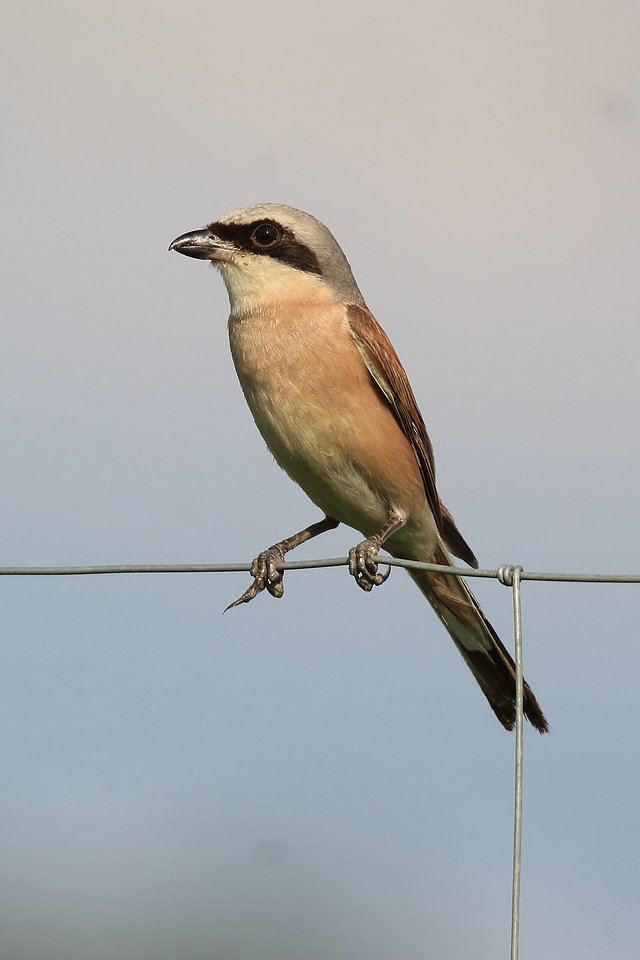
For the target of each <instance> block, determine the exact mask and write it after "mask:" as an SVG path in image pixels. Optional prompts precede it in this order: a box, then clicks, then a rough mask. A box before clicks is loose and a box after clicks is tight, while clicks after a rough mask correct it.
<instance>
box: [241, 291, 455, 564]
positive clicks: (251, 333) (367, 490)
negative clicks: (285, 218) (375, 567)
mask: <svg viewBox="0 0 640 960" xmlns="http://www.w3.org/2000/svg"><path fill="white" fill-rule="evenodd" d="M338 309H339V308H335V307H333V305H332V306H331V308H330V310H331V311H334V313H333V314H332V313H328V315H327V311H326V308H324V309H323V308H322V307H314V310H315V311H316V313H317V316H316V317H315V320H316V322H312V323H309V322H308V321H309V314H308V311H306V310H305V324H304V329H302V328H301V325H300V324H299V323H298V324H296V322H295V319H296V318H295V317H293V319H292V318H291V317H288V318H283V317H281V316H268V315H267V316H264V315H261V316H256V317H250V318H247V319H244V320H242V321H240V322H235V321H233V320H231V321H230V325H229V335H230V343H231V351H232V355H233V359H234V362H235V365H236V370H237V373H238V378H239V380H240V383H241V385H242V389H243V391H244V394H245V397H246V400H247V403H248V404H249V408H250V409H251V412H252V414H253V417H254V420H255V422H256V425H257V427H258V429H259V430H260V433H261V434H262V436H263V438H264V440H265V441H266V443H267V446H268V447H269V449H270V450H271V452H272V454H273V456H274V458H275V460H276V461H277V463H278V464H279V465H280V466H281V467H282V468H283V470H285V471H286V473H287V474H288V475H289V476H290V477H291V479H292V480H294V481H295V482H296V483H297V484H299V486H300V487H301V488H302V489H303V490H304V491H305V493H306V494H307V496H308V497H309V499H310V500H312V501H313V502H314V503H315V504H317V506H318V507H319V508H320V509H321V510H322V511H323V512H324V513H326V514H327V515H328V516H331V517H334V519H336V520H339V521H340V522H341V523H346V524H347V525H349V526H351V527H354V528H355V529H357V530H360V531H361V532H362V533H363V534H364V535H365V536H370V535H371V534H373V533H376V532H377V531H378V530H379V529H380V528H381V527H382V525H383V524H384V523H385V522H386V520H387V519H388V518H389V515H390V513H392V512H395V513H398V514H400V515H401V516H402V517H404V518H405V519H406V520H407V525H406V527H405V528H404V529H403V531H401V532H400V533H399V534H396V535H395V537H394V538H393V539H392V540H390V541H389V547H390V548H391V549H392V550H393V551H394V552H395V549H397V550H398V552H401V553H404V554H407V555H408V554H413V553H414V552H415V548H417V547H418V544H419V550H418V552H419V553H420V554H423V552H424V549H425V548H426V547H427V544H429V543H434V542H435V540H436V538H437V533H436V530H435V524H434V522H433V517H432V515H431V511H430V510H429V508H428V506H427V503H426V497H425V494H424V487H423V484H422V478H421V476H420V472H419V468H418V464H417V461H416V459H415V455H414V453H413V450H412V448H411V445H410V444H409V442H408V440H407V439H406V437H405V436H404V434H403V433H402V431H401V429H400V427H399V426H398V425H397V423H396V421H395V418H394V417H393V414H392V413H391V411H390V410H389V408H388V406H387V405H386V402H385V401H384V400H383V398H382V397H381V395H380V394H379V393H378V391H377V389H376V388H375V387H374V385H373V383H372V381H371V378H370V375H369V372H368V370H367V368H366V366H365V364H364V362H363V360H362V358H361V357H360V354H359V353H358V350H357V347H356V346H355V344H354V343H353V340H352V338H351V335H350V333H349V330H348V327H347V326H346V321H344V319H343V317H342V314H341V313H340V312H337V311H338ZM394 548H395V549H394Z"/></svg>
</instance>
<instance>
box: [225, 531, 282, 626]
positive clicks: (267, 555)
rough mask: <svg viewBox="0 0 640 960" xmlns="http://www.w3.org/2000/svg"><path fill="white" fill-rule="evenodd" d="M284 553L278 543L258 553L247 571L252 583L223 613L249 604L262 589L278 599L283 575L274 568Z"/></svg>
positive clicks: (280, 594)
mask: <svg viewBox="0 0 640 960" xmlns="http://www.w3.org/2000/svg"><path fill="white" fill-rule="evenodd" d="M285 553H286V551H285V549H284V547H283V546H282V544H280V543H275V544H274V545H273V546H272V547H269V549H268V550H264V551H263V552H262V553H259V554H258V556H257V557H256V558H255V560H254V561H253V563H252V564H251V569H250V571H249V572H250V573H251V576H252V577H253V583H252V584H251V586H250V587H248V588H247V589H246V590H245V592H244V593H243V594H242V596H241V597H238V599H237V600H234V601H233V603H230V604H229V606H228V607H227V608H226V609H225V611H224V612H225V613H226V612H227V610H231V608H232V607H239V606H240V604H241V603H249V601H250V600H253V598H254V597H257V596H258V594H259V593H262V591H263V590H264V589H266V590H268V592H269V593H270V594H271V596H272V597H276V598H277V599H279V598H280V597H281V596H282V595H283V593H284V582H283V579H282V577H283V574H282V573H281V572H280V571H279V570H278V569H276V568H277V565H278V564H279V563H282V561H283V560H284V555H285Z"/></svg>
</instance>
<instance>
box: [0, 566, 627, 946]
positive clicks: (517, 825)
mask: <svg viewBox="0 0 640 960" xmlns="http://www.w3.org/2000/svg"><path fill="white" fill-rule="evenodd" d="M377 560H378V561H379V562H380V563H384V564H387V565H388V566H391V567H405V569H407V570H426V571H427V572H430V573H440V574H444V575H445V576H449V577H479V578H483V579H487V580H499V581H500V583H502V584H504V586H506V587H511V588H512V594H513V627H514V641H515V658H514V659H515V666H516V670H515V676H516V745H515V776H514V788H515V791H514V792H515V796H514V818H513V878H512V885H511V950H510V958H511V960H518V956H519V950H520V878H521V871H522V797H523V760H524V680H523V666H522V615H521V596H520V583H521V581H522V580H537V581H547V582H557V583H640V574H637V573H632V574H627V573H536V572H531V571H527V570H523V568H522V567H521V566H518V565H513V564H509V563H503V564H501V565H500V566H499V567H498V568H497V569H496V570H473V569H471V568H469V567H451V566H443V565H441V564H437V563H421V562H420V561H418V560H399V559H396V558H395V557H387V556H384V555H383V554H378V556H377ZM348 563H349V558H348V557H329V558H327V559H322V560H293V561H289V562H283V563H279V564H277V569H278V570H280V571H284V570H316V569H320V568H322V567H344V566H347V565H348ZM250 570H251V564H250V563H123V564H106V565H95V566H84V567H0V577H74V576H94V575H99V574H115V573H249V572H250Z"/></svg>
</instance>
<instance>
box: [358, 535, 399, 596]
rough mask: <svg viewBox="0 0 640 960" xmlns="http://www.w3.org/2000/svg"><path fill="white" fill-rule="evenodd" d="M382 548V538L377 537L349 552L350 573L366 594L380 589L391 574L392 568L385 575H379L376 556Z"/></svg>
mask: <svg viewBox="0 0 640 960" xmlns="http://www.w3.org/2000/svg"><path fill="white" fill-rule="evenodd" d="M381 546H382V544H381V542H380V537H379V536H375V537H368V538H367V539H366V540H363V541H362V543H359V544H358V546H357V547H351V549H350V550H349V573H350V574H351V576H352V577H353V578H354V579H355V581H356V583H357V584H358V586H359V587H360V589H361V590H364V591H365V593H369V591H371V590H373V588H374V587H379V586H380V584H382V583H384V582H385V580H387V579H388V577H389V574H390V573H391V567H389V568H388V569H387V572H386V573H384V574H383V573H378V562H377V560H376V556H377V554H378V550H379V549H380V547H381Z"/></svg>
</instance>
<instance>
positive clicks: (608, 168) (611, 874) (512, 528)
mask: <svg viewBox="0 0 640 960" xmlns="http://www.w3.org/2000/svg"><path fill="white" fill-rule="evenodd" d="M0 18H1V21H0V72H1V73H2V80H3V95H2V97H1V98H0V115H1V117H2V127H3V130H2V137H1V140H0V142H1V144H2V146H1V154H0V157H1V160H0V162H1V164H2V178H1V183H2V192H3V211H4V229H3V231H2V237H1V240H0V242H1V243H2V257H1V260H0V264H1V269H2V290H3V310H2V339H1V343H2V347H1V349H0V365H1V368H2V370H1V377H0V391H1V394H2V420H1V430H2V450H3V455H2V458H1V461H0V471H1V486H0V490H1V491H2V496H1V498H0V524H1V536H0V563H1V564H6V565H9V564H63V563H64V564H66V563H69V564H76V563H77V564H80V563H92V562H96V563H98V562H104V563H117V562H121V563H126V562H149V563H161V562H171V561H175V562H206V561H210V562H222V561H231V560H250V559H251V558H252V557H253V556H254V555H255V554H256V553H257V552H258V551H259V550H260V549H263V548H264V547H266V546H267V545H268V544H270V543H272V542H273V541H274V540H276V539H279V538H281V537H283V536H286V535H289V534H291V533H293V532H294V531H295V530H298V529H299V528H300V527H302V526H305V525H306V524H307V523H309V522H311V521H312V520H315V519H317V518H318V517H319V514H318V511H317V509H316V508H315V507H313V506H312V505H311V504H309V502H308V501H307V500H306V498H305V497H304V495H303V494H302V493H301V492H300V491H299V490H298V489H297V488H296V487H294V486H293V485H292V483H291V482H290V481H289V480H288V479H287V478H286V476H285V475H284V474H283V473H281V472H280V471H279V469H278V468H277V467H276V466H275V464H274V463H273V461H272V460H271V458H270V455H269V454H268V452H267V451H266V449H265V447H264V444H263V442H262V440H261V439H260V436H259V435H258V433H257V431H256V429H255V427H254V425H253V423H252V421H251V417H250V415H249V413H248V410H247V409H246V406H245V403H244V400H243V398H242V395H241V391H240V388H239V386H238V384H237V382H236V379H235V374H234V371H233V368H232V363H231V359H230V356H229V353H228V346H227V339H226V330H225V323H226V315H227V300H226V294H225V291H224V288H223V285H222V282H221V280H220V278H219V277H218V276H217V275H216V274H215V272H214V271H213V270H211V269H208V268H207V266H206V265H205V264H202V263H200V262H197V261H189V260H187V259H185V258H183V257H179V256H177V255H176V254H175V253H171V254H169V253H168V252H167V246H168V244H169V243H170V241H171V240H172V239H173V238H174V237H175V236H177V235H178V234H181V233H184V232H186V231H188V230H193V229H197V228H199V227H201V226H203V225H204V224H205V223H206V222H207V221H209V220H211V219H214V218H216V217H218V216H220V215H222V214H224V213H226V212H227V211H228V210H230V209H232V208H233V207H236V206H245V205H247V204H250V203H256V202H260V201H276V202H282V203H288V204H291V205H294V206H299V207H302V208H304V209H306V210H308V211H309V212H311V213H313V214H314V215H315V216H317V217H319V218H320V219H321V220H323V221H324V222H325V223H327V225H328V226H329V227H330V229H331V230H332V231H333V232H334V234H335V235H336V237H337V239H338V241H339V242H340V243H341V244H342V246H343V247H344V249H345V251H346V253H347V256H348V257H349V259H350V261H351V264H352V266H353V269H354V273H355V275H356V277H357V279H358V282H359V285H360V287H361V289H362V291H363V293H364V295H365V297H366V299H367V302H368V304H369V306H370V307H371V309H372V310H373V311H374V313H375V314H376V315H377V317H378V319H379V320H380V321H381V323H382V324H383V326H384V327H385V329H386V330H387V332H388V333H389V335H390V336H391V338H392V340H393V342H394V344H395V346H396V348H397V350H398V352H399V354H400V356H401V358H402V360H403V362H404V364H405V366H406V368H407V370H408V372H409V375H410V377H411V380H412V383H413V386H414V390H415V392H416V394H417V397H418V400H419V402H420V404H421V407H422V410H423V413H424V416H425V419H426V422H427V425H428V427H429V430H430V434H431V437H432V440H433V442H434V446H435V451H436V460H437V465H438V477H439V488H440V492H441V495H442V497H443V500H444V501H445V503H446V504H447V505H448V506H449V507H450V509H451V510H452V512H453V513H454V515H455V517H456V519H457V521H458V524H459V526H460V527H461V529H462V531H463V533H464V535H465V537H466V538H467V539H468V540H469V542H470V544H471V545H472V547H473V549H474V550H475V552H476V554H477V555H478V557H479V559H480V562H481V565H482V566H486V567H495V566H497V565H498V564H499V563H503V562H512V563H521V564H522V565H523V566H524V567H525V568H529V569H546V570H554V569H556V570H557V569H562V570H582V571H586V570H597V571H614V570H615V571H624V572H634V571H635V572H637V571H638V570H639V569H640V548H639V543H640V515H639V510H638V479H637V478H638V474H639V472H640V457H639V454H638V439H637V437H638V426H637V425H638V416H639V413H640V410H639V407H640V404H639V399H640V387H639V380H640V377H639V370H640V362H639V348H640V332H639V330H640V322H639V321H640V316H639V309H638V302H639V293H640V282H639V271H638V254H639V252H640V243H639V240H640V237H639V233H640V229H639V226H638V225H639V223H640V219H639V214H640V209H639V208H640V202H639V201H640V188H639V185H640V176H639V171H640V17H639V14H638V6H637V3H635V2H634V3H632V2H622V0H620V2H617V0H606V2H605V0H582V2H580V3H577V2H571V0H555V2H553V3H551V2H541V0H538V2H534V3H531V4H528V5H524V6H523V5H517V4H516V5H514V4H513V3H507V2H506V0H500V2H498V0H485V2H477V0H476V2H472V0H466V2H464V0H463V2H455V0H454V2H453V3H452V2H450V0H449V2H446V3H445V2H444V0H437V2H432V3H425V2H424V0H423V2H420V3H418V2H415V3H412V2H408V0H399V2H396V3H394V4H391V5H389V4H382V3H379V2H369V3H367V4H365V3H355V2H350V0H341V2H339V3H338V2H334V0H329V2H325V3H324V4H321V5H317V4H314V5H305V4H300V3H294V2H293V0H272V2H270V3H258V2H256V0H248V2H244V3H233V4H231V3H227V4H224V3H220V2H217V0H209V2H206V3H204V2H199V0H198V2H197V0H182V2H180V3H175V2H172V3H168V2H164V0H156V2H153V3H152V2H148V0H147V2H141V0H127V2H126V3H125V2H119V0H110V2H108V3H107V2H66V0H56V2H38V0H34V2H27V3H25V2H21V3H18V2H10V0H5V2H4V3H3V4H2V8H1V11H0ZM357 539H358V536H357V534H354V533H353V532H352V531H349V530H343V529H342V528H341V529H339V530H338V531H336V532H335V533H331V534H327V535H326V536H325V537H324V538H323V539H322V540H320V541H316V542H314V543H313V544H312V545H310V546H309V547H308V548H306V551H305V550H301V551H300V556H304V555H306V556H335V555H339V554H341V553H344V552H346V550H347V548H348V547H349V546H350V545H352V544H353V543H354V542H356V540H357ZM247 583H248V580H247V578H246V577H245V576H243V575H239V574H233V575H231V574H230V575H224V576H223V575H217V576H213V575H211V576H200V575H198V576H195V575H194V576H167V577H155V578H154V577H148V576H141V577H113V578H103V579H89V578H75V579H74V578H69V579H64V580H63V579H46V580H45V579H24V580H8V579H5V580H3V582H2V583H0V593H1V596H2V600H1V603H0V618H1V621H2V636H3V641H2V671H1V675H2V680H3V688H4V689H3V695H2V704H3V706H2V730H3V731H4V732H3V738H2V753H3V756H2V759H1V761H0V763H1V768H2V770H3V777H2V779H3V789H2V791H1V795H2V800H1V801H0V803H1V806H2V817H1V820H2V823H3V828H2V831H3V832H2V834H1V838H2V839H1V841H0V843H1V848H0V862H1V864H2V866H1V867H0V875H1V878H2V881H1V882H2V889H1V894H0V912H1V913H2V914H3V917H2V923H1V924H0V926H1V928H2V931H3V933H2V934H1V938H3V939H4V943H3V944H2V949H1V950H0V952H1V953H2V957H3V960H5V958H6V960H88V958H91V960H112V958H113V960H175V958H177V957H180V958H185V960H203V958H215V960H254V958H255V960H258V958H259V960H390V958H396V957H397V958H402V960H425V958H427V960H431V958H433V960H462V958H468V957H470V956H473V957H474V960H496V958H498V957H506V956H508V938H509V912H510V900H509V898H510V874H511V860H510V858H511V830H512V826H511V817H512V813H511V808H512V754H513V738H512V737H511V736H509V735H508V734H506V733H505V732H504V731H503V730H502V729H501V727H500V726H499V724H498V722H497V721H496V720H495V718H494V716H493V714H492V713H491V711H490V709H489V708H488V706H487V704H486V702H485V700H484V698H483V696H482V694H481V693H480V692H479V690H478V689H477V687H476V686H475V684H474V682H473V679H472V677H471V675H470V674H469V672H468V670H467V669H466V667H465V666H464V664H463V662H462V660H461V658H460V657H459V655H458V654H457V652H456V651H455V649H454V647H453V644H452V643H451V641H450V640H449V638H448V637H447V635H446V633H445V632H444V631H443V629H442V628H441V626H440V625H439V623H438V622H437V620H436V618H435V616H434V615H433V614H432V612H431V611H430V609H429V608H428V606H427V605H426V603H425V602H424V600H423V599H422V598H421V596H420V594H419V593H418V591H417V590H416V589H415V587H414V586H413V585H412V584H411V582H410V581H409V579H408V578H407V577H406V576H405V575H404V574H403V573H402V572H401V571H394V573H393V575H392V577H391V579H390V581H389V583H387V584H386V586H385V587H384V588H383V589H380V590H377V591H375V592H374V593H373V594H371V595H365V594H364V593H362V592H361V591H359V590H357V588H356V587H355V586H354V584H353V583H352V582H351V581H350V580H349V577H348V576H347V574H346V572H345V571H344V570H334V571H322V572H320V571H317V572H313V573H293V572H292V573H289V574H288V575H287V578H286V586H287V589H286V594H285V598H284V599H283V600H282V601H280V602H278V603H276V602H275V601H274V600H273V599H272V598H270V597H267V596H262V597H259V598H258V599H257V600H256V601H254V602H253V603H252V604H250V605H249V606H247V607H243V608H242V609H239V610H235V611H232V612H230V613H229V614H227V615H226V616H225V617H224V618H222V617H221V611H222V609H223V608H224V607H225V606H226V604H227V603H229V602H230V601H231V600H232V599H234V598H235V597H236V596H237V595H238V594H239V593H240V592H241V591H242V590H243V589H244V587H245V586H246V585H247ZM474 589H475V586H474ZM477 592H478V593H479V595H480V596H481V599H482V602H483V605H484V606H485V608H486V610H487V613H488V614H489V615H490V617H491V619H492V621H493V622H494V623H495V625H496V627H497V628H498V629H499V630H500V632H501V633H502V634H503V635H504V637H505V640H507V642H508V643H511V636H510V629H511V608H510V603H511V598H510V593H509V592H508V591H507V590H505V589H504V588H503V587H501V586H500V585H499V584H497V583H494V582H488V583H483V584H480V585H478V586H477ZM523 604H524V611H523V612H524V628H525V662H526V673H527V676H528V678H529V681H530V683H531V685H532V686H533V688H534V690H535V692H536V694H537V696H538V698H539V700H540V702H541V704H542V706H543V708H544V709H545V712H546V713H547V716H548V718H549V721H550V724H551V728H552V732H551V734H550V735H549V736H548V737H544V738H541V737H539V736H537V735H535V734H528V737H527V744H526V749H527V754H526V789H525V827H524V829H525V834H524V873H523V911H522V947H521V957H522V960H529V958H531V960H533V958H544V960H596V958H597V960H600V958H602V960H611V958H615V960H632V958H635V957H637V950H638V946H637V945H638V941H639V940H640V925H639V922H638V909H637V904H638V898H639V894H640V872H639V868H638V864H639V863H640V849H639V847H640V843H639V827H638V810H639V809H640V776H639V774H638V761H637V758H638V735H639V734H640V729H639V726H640V725H639V723H638V713H637V708H636V700H637V687H638V679H639V675H640V633H639V629H638V622H639V619H640V593H639V591H638V588H637V587H634V586H602V587H598V586H580V585H543V584H530V583H528V584H525V586H524V590H523Z"/></svg>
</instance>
